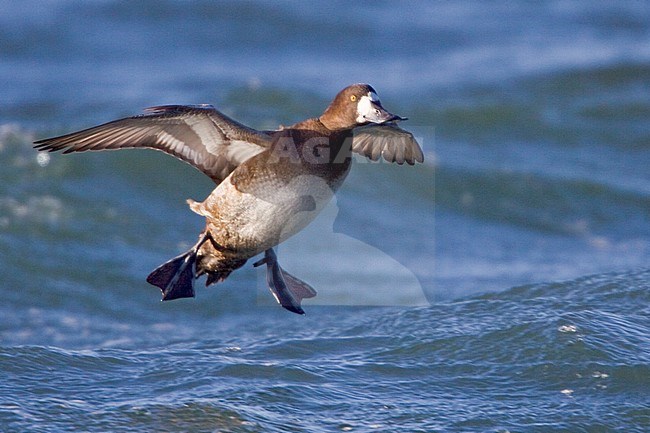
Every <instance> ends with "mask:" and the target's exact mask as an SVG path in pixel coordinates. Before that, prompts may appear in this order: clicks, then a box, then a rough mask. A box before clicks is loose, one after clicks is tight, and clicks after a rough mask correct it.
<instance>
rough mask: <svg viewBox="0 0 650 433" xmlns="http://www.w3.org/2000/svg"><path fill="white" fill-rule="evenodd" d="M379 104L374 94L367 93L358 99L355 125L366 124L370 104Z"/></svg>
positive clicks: (370, 109) (370, 110)
mask: <svg viewBox="0 0 650 433" xmlns="http://www.w3.org/2000/svg"><path fill="white" fill-rule="evenodd" d="M373 102H379V98H378V97H377V95H376V94H375V93H374V92H368V94H367V95H364V96H362V97H361V99H359V102H358V103H357V123H365V122H367V121H368V120H367V118H368V117H369V116H370V113H371V112H372V110H373V108H372V103H373Z"/></svg>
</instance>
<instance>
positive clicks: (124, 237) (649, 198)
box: [0, 0, 650, 433]
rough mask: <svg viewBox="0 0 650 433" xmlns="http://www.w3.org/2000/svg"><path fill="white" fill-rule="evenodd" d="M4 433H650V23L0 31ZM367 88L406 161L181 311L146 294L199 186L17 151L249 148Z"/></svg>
mask: <svg viewBox="0 0 650 433" xmlns="http://www.w3.org/2000/svg"><path fill="white" fill-rule="evenodd" d="M0 6H1V7H0V10H1V11H2V12H0V95H1V96H2V104H0V166H1V167H2V169H1V170H0V275H2V278H1V279H0V296H1V299H2V302H0V431H2V432H67V431H69V432H73V431H74V432H77V431H89V432H121V431H124V432H126V431H145V432H293V431H304V432H330V431H353V432H354V431H356V432H367V431H381V432H384V431H413V432H500V433H505V432H512V433H514V432H610V431H611V432H647V431H650V337H649V336H650V267H649V265H648V264H649V263H650V122H648V119H650V6H648V5H646V4H645V2H632V1H630V2H606V1H602V2H599V1H576V2H556V1H545V2H516V3H513V2H505V1H494V2H489V3H486V2H473V1H452V2H435V3H434V2H431V3H430V2H411V3H409V4H408V5H406V4H400V3H398V4H396V3H395V2H390V3H389V2H371V3H359V4H356V3H354V4H349V3H348V2H331V3H329V4H328V5H316V4H311V3H295V4H294V3H290V2H264V1H256V2H246V3H243V2H212V1H178V2H172V1H141V2H118V1H110V0H105V1H97V2H86V1H73V0H70V1H65V0H59V1H48V2H43V1H21V2H1V4H0ZM360 81H361V82H369V83H371V84H372V85H373V86H374V87H375V88H376V89H377V91H378V93H379V95H380V97H381V98H382V102H383V104H384V106H385V107H386V108H388V109H389V110H391V111H393V112H396V113H398V114H400V115H402V116H406V117H409V119H410V120H409V121H408V122H406V123H404V125H403V126H404V127H405V128H407V129H409V130H411V131H412V132H413V133H414V134H415V135H416V136H417V137H418V139H419V141H420V142H421V144H422V145H423V148H424V152H425V158H426V162H425V164H422V165H418V166H415V167H397V166H390V165H388V164H369V163H363V162H362V161H358V163H357V164H355V166H354V167H353V170H352V173H351V175H350V176H349V178H348V180H347V181H346V184H345V185H344V186H343V188H342V189H341V191H340V192H339V193H338V194H337V197H336V200H335V201H334V202H333V203H332V205H331V206H330V207H329V208H328V209H327V210H326V211H325V212H324V214H323V216H322V217H321V218H319V219H318V220H317V221H315V222H314V224H313V226H311V227H309V228H308V229H307V230H306V231H305V232H304V233H302V234H300V235H299V236H298V237H297V238H295V239H292V240H290V241H289V242H287V245H285V246H281V247H280V248H279V255H280V260H281V262H282V264H283V266H285V267H286V268H287V269H289V270H291V271H293V272H294V273H295V274H296V275H298V276H300V277H301V278H303V279H305V280H307V281H309V282H311V283H312V284H313V285H314V286H315V287H316V289H317V290H318V292H319V295H318V296H317V297H316V298H314V299H313V300H310V301H309V302H305V304H306V305H305V309H306V311H307V315H306V316H304V317H301V316H297V315H294V314H291V313H289V312H287V311H285V310H283V309H281V308H279V307H278V306H277V305H274V301H273V299H272V298H271V296H270V294H269V293H268V291H267V289H266V288H265V287H264V275H263V272H262V271H261V270H259V269H253V268H252V267H251V266H250V265H248V266H246V267H244V268H242V269H241V270H239V271H237V272H236V273H235V274H233V275H232V276H231V277H230V278H229V279H228V280H227V282H226V283H224V284H222V285H220V286H213V287H211V288H208V289H205V288H203V287H199V288H198V290H197V298H196V299H189V300H180V301H173V302H166V303H161V302H159V299H160V292H159V291H158V290H157V289H156V288H154V287H152V286H149V285H148V284H147V283H146V282H145V277H146V275H147V274H148V273H149V272H150V271H151V270H152V269H153V268H154V267H156V266H157V265H158V264H160V263H162V262H163V261H165V260H167V259H169V258H170V257H172V256H174V255H176V254H178V253H180V252H181V251H183V250H184V249H186V248H188V247H189V246H190V245H191V244H192V243H193V242H194V241H195V239H196V236H197V235H198V233H199V231H200V230H201V228H202V225H203V222H202V221H201V219H200V218H199V217H198V216H196V215H194V214H193V213H192V212H190V211H189V209H188V208H187V206H186V204H185V199H187V198H193V199H196V200H201V199H203V198H204V197H205V196H206V195H207V194H208V193H209V192H210V190H211V188H212V185H211V182H210V181H209V180H208V179H207V178H204V177H203V176H202V175H201V174H200V173H198V172H196V171H194V170H192V169H191V168H190V167H188V166H187V165H184V164H182V163H180V162H178V161H176V160H174V159H173V158H170V157H167V156H166V155H162V154H158V153H156V152H147V151H122V152H108V153H98V154H83V155H66V156H63V155H58V154H52V155H45V154H41V155H39V154H38V153H37V152H36V151H34V150H33V149H32V148H31V142H32V141H33V140H34V139H37V138H43V137H48V136H52V135H56V134H59V133H65V132H70V131H73V130H76V129H81V128H85V127H88V126H92V125H95V124H98V123H101V122H105V121H108V120H112V119H115V118H118V117H121V116H127V115H133V114H137V113H139V112H140V110H141V109H142V108H144V107H147V106H151V105H160V104H166V103H182V104H185V103H187V104H189V103H212V104H214V105H215V106H216V107H218V108H219V109H221V110H222V111H224V112H225V113H227V114H228V115H230V116H232V117H234V118H236V119H237V120H239V121H241V122H243V123H245V124H247V125H250V126H252V127H256V128H275V127H277V126H278V125H279V124H289V123H292V122H295V121H298V120H302V119H303V118H305V117H309V116H315V115H318V114H319V113H320V112H321V111H322V110H323V109H324V107H325V106H326V105H327V103H328V102H329V101H330V99H331V98H332V97H333V95H334V94H335V93H336V92H337V91H338V90H340V89H341V88H343V87H344V86H346V85H348V84H351V83H354V82H360Z"/></svg>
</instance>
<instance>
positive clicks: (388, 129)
mask: <svg viewBox="0 0 650 433" xmlns="http://www.w3.org/2000/svg"><path fill="white" fill-rule="evenodd" d="M352 151H353V152H355V153H358V154H360V155H363V156H365V157H367V158H370V159H371V160H373V161H377V160H379V157H383V158H384V159H385V160H386V161H388V162H396V163H397V164H399V165H402V164H404V163H405V162H406V163H407V164H409V165H413V164H415V162H416V161H417V162H423V161H424V155H423V154H422V149H421V148H420V145H419V144H418V142H417V141H416V140H415V137H413V134H411V133H410V132H408V131H405V130H403V129H402V128H400V127H399V126H397V124H395V123H387V124H383V125H369V126H363V127H360V128H356V129H355V130H354V132H353V136H352Z"/></svg>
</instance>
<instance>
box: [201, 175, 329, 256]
mask: <svg viewBox="0 0 650 433" xmlns="http://www.w3.org/2000/svg"><path fill="white" fill-rule="evenodd" d="M333 195H334V190H333V187H331V186H330V185H328V184H327V183H326V182H325V181H324V180H323V179H322V178H320V177H318V176H311V175H302V176H298V177H296V178H294V179H293V180H292V181H291V182H289V183H287V184H285V183H279V182H277V183H276V182H273V184H272V185H267V186H265V187H264V188H255V189H254V190H250V191H246V190H244V191H240V190H239V189H237V188H236V187H235V186H234V185H233V184H232V183H231V182H229V179H226V180H224V181H223V182H222V183H221V184H219V186H218V187H217V188H216V189H215V190H214V191H213V192H212V193H211V194H210V196H208V198H207V199H206V200H205V201H204V202H203V203H195V204H193V205H191V207H192V210H194V211H195V212H197V213H198V214H200V215H203V216H205V217H206V218H207V220H208V227H209V228H210V231H211V234H212V236H213V238H214V240H215V241H216V242H217V243H218V244H219V245H220V246H221V247H223V248H225V249H228V250H230V251H232V252H233V253H236V254H237V255H239V256H241V257H242V258H243V257H252V256H254V255H257V254H259V253H261V252H262V251H264V250H266V249H268V248H271V247H274V246H276V245H277V244H279V243H280V242H283V241H284V240H286V239H287V238H289V237H291V236H293V235H294V234H296V233H297V232H299V231H300V230H302V229H303V228H305V227H306V226H307V225H308V224H309V223H310V222H311V221H313V220H314V218H316V216H317V215H318V214H319V213H320V212H321V211H322V210H323V208H324V207H325V205H326V204H327V203H328V202H329V201H330V199H331V198H332V196H333Z"/></svg>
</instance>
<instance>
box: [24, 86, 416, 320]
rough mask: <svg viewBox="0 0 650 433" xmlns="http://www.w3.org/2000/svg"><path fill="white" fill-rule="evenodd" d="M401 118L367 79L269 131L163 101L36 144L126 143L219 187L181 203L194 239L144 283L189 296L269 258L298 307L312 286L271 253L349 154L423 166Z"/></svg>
mask: <svg viewBox="0 0 650 433" xmlns="http://www.w3.org/2000/svg"><path fill="white" fill-rule="evenodd" d="M404 120H407V119H406V118H404V117H400V116H398V115H395V114H392V113H391V112H389V111H387V110H386V109H385V108H384V107H383V106H382V103H381V102H380V99H379V97H378V96H377V92H376V91H375V89H374V88H373V87H372V86H370V85H369V84H363V83H360V84H353V85H350V86H347V87H346V88H344V89H343V90H341V91H340V92H339V93H338V94H337V95H336V96H335V97H334V99H333V101H332V102H331V103H330V104H329V105H328V106H327V108H326V109H325V111H324V112H323V114H321V115H320V116H319V117H314V118H309V119H306V120H303V121H300V122H298V123H296V124H294V125H291V126H281V127H279V128H278V129H276V130H268V131H266V130H257V129H253V128H250V127H248V126H245V125H243V124H241V123H239V122H237V121H236V120H233V119H231V118H230V117H228V116H226V115H225V114H223V113H222V112H220V111H218V110H217V109H215V108H214V106H212V105H209V104H200V105H161V106H155V107H150V108H146V109H145V110H144V112H143V113H142V114H139V115H136V116H132V117H127V118H122V119H118V120H113V121H110V122H107V123H104V124H101V125H98V126H94V127H91V128H88V129H84V130H81V131H77V132H72V133H69V134H66V135H62V136H58V137H53V138H45V139H41V140H38V141H35V142H34V147H35V149H37V150H39V151H47V152H56V151H62V153H63V154H68V153H72V152H85V151H102V150H115V149H126V148H148V149H154V150H158V151H162V152H165V153H167V154H169V155H172V156H174V157H176V158H178V159H180V160H182V161H184V162H186V163H188V164H190V165H191V166H193V167H194V168H196V169H198V170H199V171H201V172H202V173H204V174H205V175H207V176H208V177H209V178H210V179H212V180H213V181H214V183H215V184H216V187H215V188H214V190H213V191H212V192H211V193H210V194H209V195H208V197H207V198H206V199H205V200H203V201H202V202H197V201H194V200H191V199H190V200H188V201H187V202H188V204H189V207H190V209H191V210H192V211H193V212H195V213H197V214H198V215H201V216H203V217H205V221H206V224H205V228H204V229H203V230H202V232H201V233H200V235H199V237H198V241H197V242H196V243H195V244H194V245H193V246H192V247H191V248H190V249H189V250H188V251H186V252H185V253H183V254H180V255H178V256H176V257H174V258H172V259H170V260H168V261H167V262H165V263H163V264H162V265H160V266H158V267H157V268H156V269H154V270H153V271H152V272H151V273H150V274H149V276H148V277H147V282H149V283H150V284H152V285H154V286H157V287H158V288H159V289H160V290H161V292H162V300H163V301H169V300H173V299H179V298H188V297H194V296H195V290H194V282H195V280H197V279H198V278H199V277H201V276H203V275H205V276H206V282H205V285H206V286H210V285H211V284H216V283H221V282H223V281H225V280H226V279H227V278H228V277H229V275H230V274H231V273H232V272H233V271H235V270H237V269H239V268H241V267H242V266H244V264H245V263H246V262H247V261H248V260H250V259H251V258H253V257H255V256H258V255H260V254H262V253H263V254H264V255H263V257H262V258H261V259H259V260H258V261H256V262H255V263H254V264H253V266H254V267H259V266H263V265H266V281H267V284H268V286H269V289H270V291H271V293H272V295H273V296H274V297H275V299H276V301H277V302H278V303H279V304H280V305H281V306H282V307H283V308H285V309H287V310H289V311H291V312H294V313H297V314H305V311H304V309H303V308H302V305H301V303H302V300H303V299H307V298H312V297H314V296H316V290H315V289H314V288H313V287H311V286H310V285H309V284H308V283H306V282H304V281H302V280H301V279H299V278H298V277H295V276H293V275H291V274H290V273H288V272H287V271H285V270H284V269H283V268H282V267H281V266H280V264H279V262H278V258H277V255H276V253H275V251H274V247H276V246H277V245H278V244H280V243H281V242H283V241H285V240H286V239H288V238H289V237H291V236H293V235H295V234H296V233H298V232H299V231H300V230H302V229H303V228H305V227H306V226H307V225H308V224H309V223H310V222H311V221H312V220H313V219H314V218H315V217H316V216H317V215H318V213H319V212H320V211H321V210H322V209H323V208H324V207H325V205H326V204H327V203H328V202H329V201H330V200H331V198H332V197H333V195H334V193H335V192H336V191H337V190H338V189H339V187H340V186H341V185H342V183H343V181H344V180H345V178H346V177H347V175H348V173H349V172H350V167H351V162H352V157H353V154H358V155H361V156H362V157H365V158H368V159H370V160H371V161H378V160H379V159H384V160H385V161H387V162H389V163H396V164H398V165H403V164H404V163H406V164H407V165H414V164H415V163H416V162H419V163H422V162H423V161H424V155H423V152H422V149H421V147H420V145H419V144H418V142H417V140H416V139H415V138H414V136H413V134H412V133H410V132H408V131H406V130H404V129H402V128H400V127H399V125H398V123H399V122H401V121H404Z"/></svg>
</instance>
